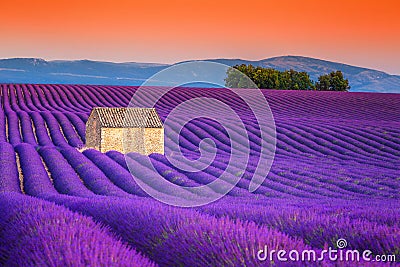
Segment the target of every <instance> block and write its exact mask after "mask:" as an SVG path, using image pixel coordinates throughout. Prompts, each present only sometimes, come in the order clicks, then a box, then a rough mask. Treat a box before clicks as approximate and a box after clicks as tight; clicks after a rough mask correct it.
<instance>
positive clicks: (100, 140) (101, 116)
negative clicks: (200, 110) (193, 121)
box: [86, 107, 164, 155]
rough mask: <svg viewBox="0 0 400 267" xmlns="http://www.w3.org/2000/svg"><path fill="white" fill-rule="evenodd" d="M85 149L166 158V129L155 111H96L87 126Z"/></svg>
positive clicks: (98, 109)
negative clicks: (158, 155) (153, 155)
mask: <svg viewBox="0 0 400 267" xmlns="http://www.w3.org/2000/svg"><path fill="white" fill-rule="evenodd" d="M86 147H89V148H94V149H97V150H99V151H101V152H106V151H109V150H117V151H119V152H121V153H128V152H138V153H141V154H144V155H149V154H151V153H160V154H164V127H163V124H162V122H161V119H160V117H159V116H158V114H157V111H156V110H155V109H154V108H108V107H95V108H93V110H92V112H91V113H90V116H89V118H88V121H87V122H86Z"/></svg>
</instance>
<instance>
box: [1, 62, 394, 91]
mask: <svg viewBox="0 0 400 267" xmlns="http://www.w3.org/2000/svg"><path fill="white" fill-rule="evenodd" d="M207 61H214V62H219V63H223V64H226V65H229V66H233V65H236V64H252V65H254V66H262V67H269V68H274V69H278V70H287V69H294V70H297V71H306V72H308V73H309V74H310V76H311V79H313V80H317V77H318V76H319V75H321V74H326V73H329V72H331V71H334V70H341V71H342V72H343V74H344V76H345V77H346V78H348V79H349V81H350V85H351V90H350V91H353V92H360V91H363V92H386V93H389V92H391V93H400V76H399V75H390V74H387V73H385V72H382V71H378V70H373V69H367V68H362V67H356V66H351V65H346V64H341V63H337V62H330V61H325V60H320V59H314V58H308V57H302V56H281V57H273V58H268V59H263V60H259V61H249V60H242V59H209V60H207ZM176 64H179V63H176ZM169 66H171V65H169V64H156V63H136V62H127V63H112V62H102V61H90V60H75V61H66V60H52V61H46V60H43V59H38V58H11V59H0V83H63V84H103V85H140V84H142V82H144V81H145V80H146V79H148V78H149V77H150V76H152V75H153V74H155V73H157V72H159V71H160V70H162V69H164V68H167V67H169Z"/></svg>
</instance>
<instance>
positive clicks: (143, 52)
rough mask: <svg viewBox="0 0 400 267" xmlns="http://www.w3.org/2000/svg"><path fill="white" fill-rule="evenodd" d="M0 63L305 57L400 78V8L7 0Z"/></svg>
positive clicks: (359, 2) (391, 2) (354, 0)
mask: <svg viewBox="0 0 400 267" xmlns="http://www.w3.org/2000/svg"><path fill="white" fill-rule="evenodd" d="M0 11H1V12H0V14H1V22H0V36H1V45H0V58H10V57H40V58H44V59H49V60H50V59H92V60H105V61H115V62H127V61H136V62H160V63H173V62H178V61H182V60H190V59H205V58H242V59H250V60H259V59H263V58H268V57H273V56H280V55H302V56H310V57H316V58H321V59H326V60H332V61H338V62H343V63H347V64H351V65H357V66H364V67H370V68H374V69H380V70H384V71H386V72H388V73H391V74H400V16H399V11H400V1H397V0H379V1H378V0H376V1H369V0H336V1H321V0H304V1H295V0H286V1H268V0H264V1H263V0H258V1H252V0H247V1H245V0H242V1H237V0H222V1H218V0H197V1H184V0H174V1H155V0H147V1H129V0H115V1H106V0H39V1H34V0H1V2H0Z"/></svg>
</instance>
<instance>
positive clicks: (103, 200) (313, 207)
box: [0, 84, 400, 266]
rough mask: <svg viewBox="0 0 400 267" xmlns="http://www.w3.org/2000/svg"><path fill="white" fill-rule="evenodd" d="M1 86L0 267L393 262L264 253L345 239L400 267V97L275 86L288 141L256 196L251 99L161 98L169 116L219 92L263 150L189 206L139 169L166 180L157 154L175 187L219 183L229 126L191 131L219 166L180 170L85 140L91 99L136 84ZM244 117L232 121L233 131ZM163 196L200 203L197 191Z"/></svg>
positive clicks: (183, 145) (118, 97)
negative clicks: (221, 188) (267, 256)
mask: <svg viewBox="0 0 400 267" xmlns="http://www.w3.org/2000/svg"><path fill="white" fill-rule="evenodd" d="M0 88H1V104H2V109H1V111H0V155H1V159H0V170H1V172H0V266H280V265H287V266H305V265H307V266H369V265H371V266H381V265H383V266H386V265H390V263H382V262H377V261H371V262H362V263H360V262H346V261H340V260H337V261H334V262H331V261H328V260H324V261H320V262H289V263H288V262H286V263H285V262H280V261H278V260H276V259H275V260H274V261H270V260H265V261H260V260H259V259H258V258H257V253H258V251H259V250H260V249H263V248H264V247H265V246H267V247H268V248H269V249H274V250H281V249H282V250H286V251H290V250H298V251H302V250H310V249H313V250H316V251H320V250H323V249H326V248H328V247H332V248H337V240H339V239H345V240H346V242H347V246H346V249H356V250H359V251H363V250H370V251H372V253H373V254H372V256H375V255H395V256H396V259H397V263H396V262H392V263H391V265H396V264H400V263H399V261H400V94H375V93H347V92H344V93H343V92H342V93H337V92H308V91H276V90H262V93H263V94H264V96H265V98H266V100H267V101H268V103H269V105H270V108H271V110H272V114H273V117H274V120H275V126H276V138H277V140H276V151H275V158H274V161H273V164H272V167H271V170H270V172H269V173H268V176H267V177H266V179H265V180H264V182H263V183H262V184H261V186H260V187H259V188H258V189H257V190H256V191H255V192H252V193H251V192H249V190H248V187H249V184H250V180H251V177H252V175H253V173H254V171H255V167H256V164H257V162H256V161H257V160H256V159H257V157H258V156H259V154H260V129H259V128H258V127H257V123H256V121H255V120H254V118H253V117H252V115H251V113H250V112H249V111H248V110H247V109H246V106H245V105H244V103H242V102H241V101H240V100H239V99H237V97H236V96H235V95H234V94H233V93H232V92H231V91H229V90H228V89H216V88H210V89H207V88H175V89H173V90H172V91H170V92H169V93H168V94H166V95H165V96H164V97H163V98H162V99H161V100H160V101H158V102H157V105H156V109H157V111H158V113H159V114H160V116H161V119H162V120H163V121H164V120H165V119H166V118H167V116H168V114H169V113H170V112H171V110H173V109H174V108H175V107H176V106H178V105H179V104H180V103H182V102H184V101H187V100H188V99H191V98H194V97H209V98H215V99H218V100H220V101H223V102H224V103H226V104H227V105H229V106H231V107H232V108H233V109H234V110H235V111H236V112H237V114H238V115H239V116H240V119H241V121H242V123H243V124H244V125H245V126H246V130H247V132H248V140H250V148H251V151H250V156H249V161H248V164H247V167H246V169H245V170H241V169H240V168H239V167H237V170H236V169H235V168H234V167H235V164H236V163H235V162H233V163H232V164H233V168H231V169H230V172H229V173H225V176H224V177H225V178H224V179H225V180H224V181H223V182H224V183H226V184H227V186H229V185H230V183H232V181H233V180H235V178H240V179H239V182H238V183H237V184H236V185H235V187H234V189H233V190H231V191H230V192H229V193H228V194H227V195H226V196H225V197H223V198H221V199H219V200H218V201H216V202H213V203H210V204H208V205H204V206H199V207H195V208H181V207H174V206H170V205H166V204H163V203H160V202H158V201H156V200H154V199H153V198H151V197H150V196H149V195H148V194H147V193H146V192H145V191H143V190H142V189H141V187H140V186H139V185H138V184H137V183H136V182H135V179H133V178H132V174H133V175H134V176H135V177H137V178H138V179H141V180H143V181H152V182H151V183H150V184H153V185H154V184H157V181H154V179H155V178H154V177H156V176H155V175H154V174H153V173H152V171H151V170H150V169H149V168H148V166H146V164H145V162H146V159H148V158H149V159H150V160H151V162H152V163H153V166H154V167H155V169H156V170H157V171H158V174H159V175H161V176H162V177H163V178H164V179H166V180H168V181H170V182H172V183H174V184H177V185H182V186H186V187H196V186H199V185H204V184H207V183H209V182H211V181H214V180H215V179H217V178H218V177H219V176H220V174H221V173H223V172H225V170H226V168H227V165H228V162H229V156H230V152H231V147H230V146H231V140H230V139H229V138H228V134H227V130H226V129H224V128H223V127H221V125H220V124H219V123H218V122H216V121H213V120H209V119H207V118H198V119H194V120H192V121H190V122H189V123H187V124H186V125H185V127H184V128H183V129H182V130H181V131H179V132H178V133H179V134H180V137H179V143H178V145H179V147H180V149H181V152H182V154H183V155H184V156H185V157H187V158H190V159H196V158H199V157H200V154H201V153H200V150H199V144H200V142H201V140H203V139H205V138H209V139H212V140H213V141H214V143H215V145H216V148H217V154H216V156H215V158H214V159H213V161H212V162H211V164H209V166H207V168H205V169H204V170H202V171H199V172H189V171H186V170H181V169H179V168H175V167H174V165H172V164H171V162H169V160H168V159H167V156H166V155H161V154H152V155H150V156H148V157H147V156H143V155H139V154H136V153H130V154H129V155H128V156H127V160H126V159H125V156H124V155H123V154H121V153H119V152H117V151H109V152H107V153H101V152H99V151H97V150H93V149H85V123H86V121H87V119H88V116H89V114H90V111H91V109H92V108H93V107H98V106H104V107H126V106H128V104H129V102H130V100H131V98H132V95H133V94H134V92H135V90H136V89H137V88H136V87H122V86H83V85H71V86H70V85H31V84H26V85H8V84H3V85H0ZM152 90H153V89H152V88H148V93H149V95H151V94H152V93H153V91H152ZM143 102H146V99H143ZM195 108H198V109H211V110H212V109H213V107H212V106H198V107H195ZM217 112H218V111H217ZM221 116H225V114H221ZM229 119H230V118H229V117H228V121H229ZM180 127H181V126H180V125H175V124H174V122H173V121H171V122H170V123H169V124H166V125H165V144H166V151H173V144H174V141H173V140H171V139H170V134H171V133H174V132H176V131H178V130H177V129H180ZM236 127H238V122H237V121H236V120H235V119H234V118H232V119H231V120H230V124H229V125H228V128H229V129H228V130H232V131H235V129H236ZM237 140H238V142H239V144H240V142H241V141H240V140H241V137H240V136H238V137H237ZM127 161H129V165H130V167H132V166H133V169H134V170H133V171H132V174H131V173H130V172H129V168H128V166H127ZM230 177H232V179H230ZM215 190H218V188H215ZM161 193H163V194H165V195H168V194H175V195H179V197H181V198H182V199H188V200H190V199H192V198H193V197H194V194H195V193H194V192H193V191H192V190H190V189H181V190H180V191H178V192H168V189H165V192H161ZM210 193H212V192H210ZM372 256H371V257H372Z"/></svg>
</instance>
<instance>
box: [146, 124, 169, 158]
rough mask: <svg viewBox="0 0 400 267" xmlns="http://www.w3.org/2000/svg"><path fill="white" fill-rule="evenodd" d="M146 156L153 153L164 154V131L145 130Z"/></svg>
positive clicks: (157, 129) (156, 129)
mask: <svg viewBox="0 0 400 267" xmlns="http://www.w3.org/2000/svg"><path fill="white" fill-rule="evenodd" d="M144 147H145V151H144V152H145V154H146V155H149V154H151V153H159V154H164V129H163V128H145V129H144Z"/></svg>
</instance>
